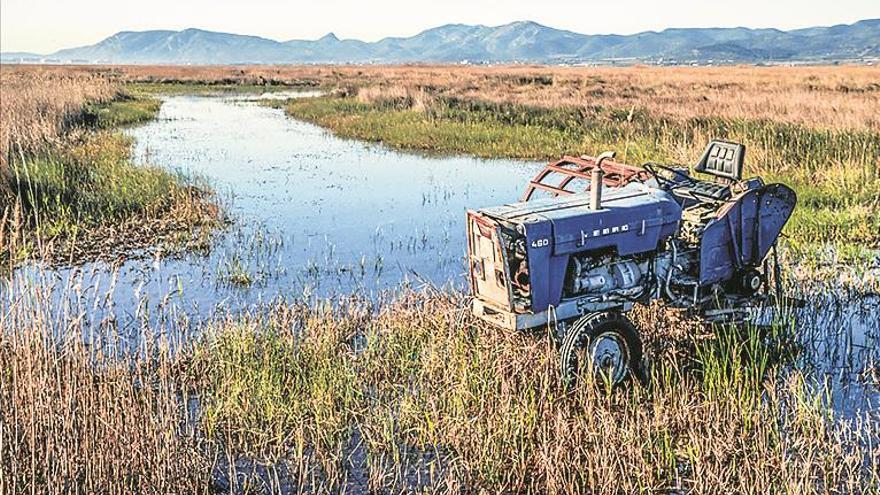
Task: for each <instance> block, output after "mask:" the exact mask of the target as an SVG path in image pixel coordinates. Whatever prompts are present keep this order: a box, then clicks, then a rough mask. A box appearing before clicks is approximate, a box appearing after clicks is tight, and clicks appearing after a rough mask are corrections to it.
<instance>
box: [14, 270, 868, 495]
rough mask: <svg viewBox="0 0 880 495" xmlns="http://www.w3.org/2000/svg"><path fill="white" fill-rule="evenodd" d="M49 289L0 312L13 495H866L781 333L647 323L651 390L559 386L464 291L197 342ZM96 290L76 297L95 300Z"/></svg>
mask: <svg viewBox="0 0 880 495" xmlns="http://www.w3.org/2000/svg"><path fill="white" fill-rule="evenodd" d="M74 283H75V282H74ZM81 290H82V289H80V288H77V287H75V286H71V287H68V288H66V289H64V292H65V293H67V292H69V291H70V293H72V294H74V295H77V294H79V295H84V294H82V293H81V292H80V291H81ZM49 296H50V294H49V293H48V292H42V291H36V292H35V293H33V294H32V295H31V296H30V297H28V298H26V299H24V300H21V301H18V302H17V303H16V304H14V305H12V306H7V307H8V308H9V312H8V313H6V315H5V317H4V318H2V319H0V438H2V439H3V441H2V442H0V449H2V451H0V454H2V455H0V488H3V484H5V488H6V489H7V490H8V491H9V492H11V493H29V492H32V491H35V492H38V493H47V492H48V493H60V492H67V493H107V494H110V493H157V492H159V493H211V492H216V491H218V490H221V491H227V490H229V491H232V492H235V493H259V492H268V493H278V492H282V491H292V492H310V493H340V492H348V493H350V492H355V493H367V492H369V493H401V492H408V491H412V490H418V489H423V490H426V491H428V492H449V491H453V492H466V493H548V494H565V493H596V494H606V493H607V494H618V493H638V492H647V493H668V492H670V491H676V490H681V491H684V492H687V493H693V494H714V493H779V494H820V493H850V494H855V493H869V492H870V491H871V490H873V489H876V488H877V486H878V482H880V464H878V459H880V457H878V456H880V450H878V446H877V443H876V439H877V436H878V435H880V424H878V423H877V419H876V418H872V417H871V416H870V415H868V416H865V415H858V416H857V417H856V418H849V419H848V418H843V417H838V416H837V415H836V414H835V413H833V412H832V411H831V410H830V409H829V408H828V405H827V400H828V398H827V397H826V396H825V395H824V392H823V391H822V389H821V387H819V388H817V387H815V386H813V385H810V383H809V379H807V378H805V375H804V374H803V373H801V372H798V371H788V370H787V369H788V368H787V366H786V363H785V362H779V361H778V359H779V357H778V352H779V350H780V349H782V348H783V347H784V342H785V341H784V339H783V340H782V341H780V340H778V338H779V336H780V335H785V334H784V333H782V334H777V335H776V337H774V336H773V335H772V334H771V335H769V336H767V335H762V334H759V333H756V332H755V331H754V330H752V331H747V332H745V333H744V334H741V333H739V332H733V333H731V332H730V331H728V332H726V333H725V332H721V336H720V337H717V338H713V337H711V336H709V335H706V334H703V333H699V332H694V331H693V329H689V330H687V331H684V330H683V328H682V327H681V326H680V325H676V324H674V322H675V320H674V319H669V318H668V317H664V316H663V314H662V313H660V314H657V312H656V311H654V312H651V311H645V312H642V313H641V314H640V315H639V317H640V318H643V319H645V320H646V321H650V322H652V324H646V325H644V327H643V328H644V331H645V336H646V342H647V344H648V346H649V348H651V349H652V352H651V353H650V355H651V356H653V358H652V359H653V361H652V366H651V372H650V373H651V385H650V386H649V387H643V386H640V385H638V384H636V383H633V384H631V386H630V387H628V388H626V389H623V390H619V391H618V392H616V393H612V394H608V393H607V392H606V391H604V390H603V389H602V388H601V387H596V386H590V384H585V385H584V386H582V387H580V388H579V389H578V390H576V391H574V392H567V391H565V390H564V389H563V388H562V387H561V385H560V383H559V376H558V373H557V371H556V361H557V354H556V350H555V348H554V347H553V345H552V344H551V342H550V341H549V339H548V338H547V337H541V336H534V335H524V334H512V333H509V332H501V331H493V330H490V329H488V328H486V327H485V326H484V325H483V324H482V323H481V322H479V321H478V320H476V319H475V318H474V317H473V316H472V315H471V314H470V312H469V310H468V308H467V304H466V301H465V300H463V299H462V298H461V297H460V296H459V295H448V294H438V293H406V294H401V295H400V298H399V300H398V301H397V302H395V303H393V304H389V305H386V306H383V308H382V309H381V311H379V312H378V313H376V312H375V311H374V310H372V308H371V306H370V305H369V304H367V303H363V302H358V301H354V302H348V303H343V304H342V305H341V306H337V307H336V308H330V307H329V306H318V307H314V308H307V307H305V306H302V305H294V306H283V305H281V306H270V307H266V308H263V310H261V311H256V312H254V313H253V314H251V315H245V316H241V317H230V318H227V319H225V320H221V321H219V322H217V323H215V324H213V325H211V326H210V327H209V328H207V329H192V330H193V332H192V333H190V332H189V331H188V330H186V329H185V328H179V327H177V326H175V324H173V323H172V322H171V321H169V322H168V324H167V325H169V326H166V327H163V328H161V330H160V329H159V328H158V327H155V326H153V325H149V324H146V323H145V324H144V325H143V326H141V327H140V330H139V331H135V332H133V333H130V332H122V331H121V329H120V330H116V329H114V325H113V323H112V322H103V323H102V324H101V328H100V329H95V328H94V327H92V326H89V324H88V321H89V320H88V319H87V318H80V317H78V316H77V315H78V310H77V309H76V305H74V307H71V308H69V309H68V310H63V309H62V306H59V305H57V303H56V302H53V301H52V300H51V298H50V297H49ZM90 297H92V296H85V299H82V300H80V302H79V303H78V304H80V305H82V306H83V307H91V306H92V305H93V304H96V305H99V306H100V305H101V304H102V303H100V302H95V303H93V302H92V301H91V300H90ZM93 297H96V298H102V297H103V296H102V295H100V294H98V295H96V296H93ZM7 302H11V301H7ZM778 330H779V329H778ZM83 335H89V336H90V337H88V338H86V339H85V340H83ZM187 339H193V340H187ZM682 339H684V342H679V341H680V340H682ZM676 342H679V343H677V344H675V343H676ZM677 346H678V347H679V348H678V349H677V350H668V348H669V347H677ZM658 347H659V348H667V352H659V350H658ZM688 347H692V348H695V349H696V350H695V351H685V352H682V351H683V349H686V348H688ZM230 460H238V461H242V460H247V461H248V462H249V463H255V464H256V465H257V466H260V467H261V469H260V470H256V469H253V468H252V467H248V466H249V465H250V464H248V462H229V461H230Z"/></svg>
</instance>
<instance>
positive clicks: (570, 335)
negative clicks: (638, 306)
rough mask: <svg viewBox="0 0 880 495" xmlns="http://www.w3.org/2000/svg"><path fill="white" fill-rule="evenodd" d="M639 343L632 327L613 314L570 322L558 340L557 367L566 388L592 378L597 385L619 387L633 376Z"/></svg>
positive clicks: (638, 357)
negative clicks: (559, 368) (559, 342)
mask: <svg viewBox="0 0 880 495" xmlns="http://www.w3.org/2000/svg"><path fill="white" fill-rule="evenodd" d="M641 361H642V341H641V339H640V338H639V334H638V331H637V330H636V328H635V326H633V324H632V323H631V322H630V321H629V320H628V319H627V318H626V317H625V316H623V315H622V314H620V313H617V312H614V311H606V312H601V313H591V314H588V315H585V316H582V317H581V318H579V319H578V320H576V321H575V322H574V324H573V325H572V326H571V328H570V329H569V330H568V332H566V333H565V336H564V338H563V340H562V348H561V349H560V367H561V373H562V380H563V382H564V383H565V385H566V387H572V386H574V385H575V384H576V383H577V382H578V379H579V378H583V377H584V376H585V375H586V374H589V375H592V377H593V378H594V380H595V382H596V383H597V384H603V385H610V386H611V387H614V386H617V385H620V384H621V383H622V382H623V381H624V380H626V379H627V378H628V377H629V376H631V375H633V374H635V373H637V372H638V371H639V367H640V366H641Z"/></svg>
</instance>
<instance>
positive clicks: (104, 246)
mask: <svg viewBox="0 0 880 495" xmlns="http://www.w3.org/2000/svg"><path fill="white" fill-rule="evenodd" d="M0 75H2V77H3V95H4V97H3V118H2V125H0V137H2V140H0V152H2V160H0V162H2V163H0V167H2V173H0V266H2V267H3V268H4V269H7V268H10V267H11V266H13V265H15V264H16V263H17V262H19V261H20V260H22V259H25V258H28V257H31V258H34V257H36V258H40V257H44V258H46V259H50V260H54V261H62V260H66V261H71V260H74V259H76V260H79V259H89V258H96V257H102V256H103V257H116V256H118V255H120V254H121V253H122V252H123V251H125V250H126V249H127V248H131V247H144V246H148V245H151V244H155V243H157V242H158V241H159V240H162V239H168V238H171V237H181V238H182V237H184V236H182V235H181V233H182V232H183V231H189V230H192V229H194V228H199V227H201V226H205V225H208V224H211V223H212V222H214V219H215V218H216V217H217V209H216V207H214V206H212V205H211V204H210V203H208V202H207V201H206V199H207V196H206V187H205V186H204V184H198V183H196V182H194V181H193V180H191V179H189V178H187V177H184V176H182V175H179V174H173V173H170V172H168V171H166V170H163V169H159V168H155V167H141V166H135V165H134V164H133V163H132V162H131V156H130V155H131V147H132V142H131V140H130V139H129V138H127V137H125V136H124V135H122V134H121V133H119V132H117V130H116V129H117V128H118V127H120V126H124V125H130V124H134V123H138V122H143V121H145V120H149V119H152V118H154V117H155V116H156V114H157V113H158V111H159V106H160V104H161V103H160V101H159V100H157V99H155V98H151V97H145V96H143V95H132V94H129V93H126V92H123V91H122V90H120V89H119V87H118V86H116V85H115V84H114V83H113V82H112V81H110V80H109V79H108V78H106V77H99V76H94V75H83V74H79V75H77V74H74V73H66V72H61V73H54V72H42V71H38V72H28V71H20V70H13V69H9V68H8V67H5V66H4V67H2V70H0Z"/></svg>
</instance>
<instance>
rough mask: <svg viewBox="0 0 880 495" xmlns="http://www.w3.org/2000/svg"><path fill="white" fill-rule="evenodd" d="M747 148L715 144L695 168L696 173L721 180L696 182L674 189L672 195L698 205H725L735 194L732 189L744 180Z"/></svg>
mask: <svg viewBox="0 0 880 495" xmlns="http://www.w3.org/2000/svg"><path fill="white" fill-rule="evenodd" d="M745 154H746V147H745V146H743V145H741V144H739V143H730V142H727V141H712V142H710V143H709V146H708V147H707V148H706V151H705V152H704V153H703V156H702V157H701V158H700V161H699V162H698V163H697V166H696V167H694V170H696V171H697V172H702V173H704V174H708V175H714V176H715V177H717V178H718V179H719V181H718V182H715V181H705V180H697V179H694V181H693V182H687V183H684V184H682V185H680V186H677V187H675V188H674V189H673V190H672V192H673V193H674V194H675V195H677V196H681V197H684V198H690V199H694V200H696V201H700V202H702V201H707V200H708V201H726V200H728V199H730V196H731V195H732V192H731V190H730V186H731V184H733V183H736V182H739V181H740V180H742V169H743V160H744V159H745Z"/></svg>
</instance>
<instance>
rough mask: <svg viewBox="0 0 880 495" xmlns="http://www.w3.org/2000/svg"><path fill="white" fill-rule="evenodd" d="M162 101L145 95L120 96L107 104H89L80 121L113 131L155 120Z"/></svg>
mask: <svg viewBox="0 0 880 495" xmlns="http://www.w3.org/2000/svg"><path fill="white" fill-rule="evenodd" d="M161 106H162V101H161V100H159V99H158V98H154V97H151V96H148V95H145V94H138V95H137V96H132V95H131V94H123V95H120V96H119V97H118V98H117V99H116V100H113V101H110V102H108V103H101V104H91V105H88V106H86V108H84V109H83V112H82V120H83V121H85V122H87V123H89V124H91V125H94V126H95V127H98V128H101V129H115V128H119V127H125V126H130V125H135V124H140V123H143V122H147V121H150V120H153V119H155V118H156V116H157V115H158V114H159V108H160V107H161Z"/></svg>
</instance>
